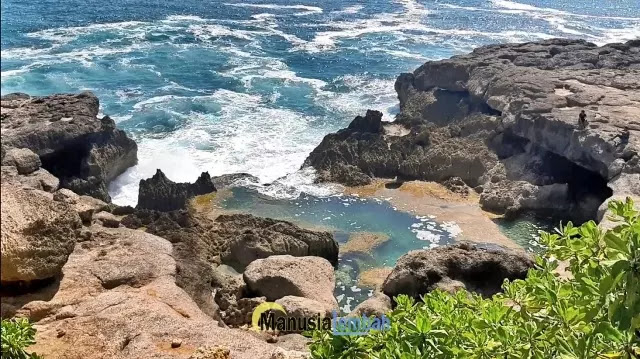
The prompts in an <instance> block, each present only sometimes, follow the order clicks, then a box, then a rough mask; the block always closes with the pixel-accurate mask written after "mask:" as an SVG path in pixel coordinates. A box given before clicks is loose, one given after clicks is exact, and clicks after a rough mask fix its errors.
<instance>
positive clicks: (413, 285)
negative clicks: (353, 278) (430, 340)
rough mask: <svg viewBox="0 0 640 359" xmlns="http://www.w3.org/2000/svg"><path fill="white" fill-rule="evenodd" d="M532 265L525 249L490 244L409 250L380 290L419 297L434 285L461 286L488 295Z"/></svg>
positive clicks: (390, 293) (466, 244)
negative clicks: (506, 280)
mask: <svg viewBox="0 0 640 359" xmlns="http://www.w3.org/2000/svg"><path fill="white" fill-rule="evenodd" d="M533 265H534V261H533V259H532V258H531V257H530V256H529V255H528V254H526V253H525V252H524V251H520V250H514V249H508V248H504V247H501V246H498V245H493V244H472V243H459V244H455V245H450V246H443V247H437V248H434V249H429V250H417V251H411V252H409V253H407V254H405V255H404V256H402V257H400V259H399V260H398V262H397V264H396V266H395V267H394V269H393V271H392V272H391V274H389V276H388V277H387V279H386V280H385V281H384V284H383V286H382V287H383V290H382V291H383V292H384V294H386V295H387V296H389V297H395V296H398V295H400V294H406V295H408V296H411V297H414V298H416V299H419V297H420V295H423V294H426V293H428V292H430V291H432V290H434V289H441V290H445V291H452V290H455V289H456V288H464V289H466V290H468V291H473V292H476V293H479V294H481V295H483V296H487V297H488V296H492V295H494V294H496V293H498V292H500V290H501V286H502V283H503V281H504V280H505V279H509V280H514V279H524V278H525V277H526V276H527V272H528V271H529V269H531V268H533Z"/></svg>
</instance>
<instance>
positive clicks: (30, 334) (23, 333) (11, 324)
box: [2, 318, 41, 359]
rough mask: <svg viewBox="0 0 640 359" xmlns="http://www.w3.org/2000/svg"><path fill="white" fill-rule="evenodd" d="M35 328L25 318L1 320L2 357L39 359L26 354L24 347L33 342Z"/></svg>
mask: <svg viewBox="0 0 640 359" xmlns="http://www.w3.org/2000/svg"><path fill="white" fill-rule="evenodd" d="M35 335H36V330H35V329H34V328H33V325H31V323H29V321H28V320H27V319H24V318H22V319H10V320H5V319H3V320H2V358H7V359H40V358H41V357H39V356H38V355H36V354H33V353H32V354H28V353H27V352H26V351H25V348H26V347H28V346H29V345H32V344H34V343H35V340H34V337H35Z"/></svg>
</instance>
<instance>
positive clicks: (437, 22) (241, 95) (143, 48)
mask: <svg viewBox="0 0 640 359" xmlns="http://www.w3.org/2000/svg"><path fill="white" fill-rule="evenodd" d="M639 36H640V2H639V1H637V0H617V1H608V2H603V1H595V0H594V1H570V0H562V1H558V0H526V1H525V0H523V1H522V2H514V1H508V0H490V1H485V0H463V1H454V0H448V1H424V0H421V1H415V0H401V1H379V0H376V1H367V2H363V1H343V0H341V1H335V0H325V1H306V2H305V1H296V2H291V1H273V0H271V1H270V0H265V1H256V0H254V1H252V2H237V1H231V0H229V1H220V2H217V1H201V0H183V1H162V0H161V1H149V0H140V1H128V0H114V1H109V2H92V1H78V0H55V1H53V0H48V1H29V2H25V1H18V0H3V1H2V86H1V92H2V94H7V93H10V92H26V93H29V94H32V95H44V94H50V93H56V92H77V91H81V90H91V91H93V92H94V93H96V94H97V96H98V97H99V98H100V101H101V112H102V113H104V114H107V115H109V116H111V117H112V118H114V119H115V120H116V122H117V124H118V126H119V127H120V128H122V129H124V130H126V131H127V132H128V133H129V134H130V135H131V136H132V137H133V138H134V139H135V140H136V142H137V143H138V145H139V159H140V163H139V165H138V166H136V167H135V168H132V169H130V170H129V171H127V173H125V174H124V175H123V176H121V177H120V178H119V179H118V180H117V181H116V182H115V183H113V184H112V185H111V188H110V192H111V194H112V196H113V200H114V202H116V203H120V204H135V202H136V199H137V183H138V181H139V180H140V179H142V178H147V177H150V176H151V175H153V173H155V170H156V169H157V168H160V169H162V170H163V171H164V172H165V173H166V174H167V175H168V177H169V178H171V179H173V180H175V181H193V180H195V179H196V178H197V176H198V175H199V173H200V172H202V171H209V172H210V173H211V174H212V175H219V174H223V173H231V172H248V173H251V174H253V175H255V176H257V177H259V178H260V180H261V182H263V183H266V182H272V181H274V180H277V179H279V178H282V177H283V176H287V175H290V176H291V178H286V179H283V180H282V181H281V182H283V185H282V186H284V187H292V186H293V188H281V190H280V191H277V193H274V194H276V195H285V196H287V195H293V196H296V195H298V194H299V191H300V190H301V189H302V190H307V191H316V192H317V191H320V192H322V191H327V189H326V188H324V189H323V188H316V187H315V186H308V185H309V184H310V183H311V182H312V181H311V180H310V179H309V178H310V176H313V173H309V171H307V173H297V174H293V175H291V174H292V173H294V172H296V171H297V170H298V169H299V168H300V166H301V164H302V162H303V161H304V159H305V158H306V156H307V154H308V153H309V152H310V151H311V150H312V149H313V148H314V147H315V146H316V145H317V144H318V143H319V142H320V141H321V139H322V137H323V136H324V135H326V134H327V133H329V132H333V131H336V130H338V129H340V128H342V127H344V126H345V125H347V124H348V123H349V122H350V121H351V120H352V119H353V117H355V116H356V115H358V114H363V113H364V112H365V110H366V109H368V108H371V109H378V110H381V111H383V113H384V114H385V119H386V120H392V119H393V115H394V113H396V112H397V110H398V108H397V98H396V95H395V92H394V89H393V83H394V80H395V78H396V77H397V75H398V74H399V73H401V72H408V71H412V70H413V69H415V68H416V67H418V66H419V65H421V64H422V63H424V62H425V61H427V60H433V59H441V58H446V57H450V56H452V55H455V54H460V53H465V52H468V51H470V50H472V49H473V48H474V47H477V46H479V45H482V44H489V43H500V42H522V41H532V40H540V39H546V38H552V37H570V38H583V39H586V40H589V41H593V42H595V43H599V44H604V43H607V42H613V41H625V40H629V39H633V38H637V37H639ZM312 187H313V188H312ZM271 191H274V190H273V188H272V189H271Z"/></svg>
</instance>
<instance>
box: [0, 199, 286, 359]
mask: <svg viewBox="0 0 640 359" xmlns="http://www.w3.org/2000/svg"><path fill="white" fill-rule="evenodd" d="M3 207H4V199H3ZM91 231H92V240H91V241H87V242H82V243H78V244H76V246H75V249H74V251H73V253H72V255H71V256H70V257H69V260H68V262H67V263H66V264H65V265H64V267H63V273H64V276H63V277H62V279H61V281H59V282H57V283H54V284H52V285H51V286H48V287H45V288H43V289H42V290H40V291H39V292H36V293H31V294H28V295H23V296H16V297H3V298H2V299H3V300H2V303H1V305H2V314H3V317H5V316H11V315H16V316H22V317H27V318H29V319H30V320H31V321H33V322H35V327H36V329H37V333H36V338H35V340H36V344H35V345H34V346H32V347H30V348H29V349H30V350H31V351H34V352H36V353H38V354H40V355H42V356H44V357H45V358H83V359H98V358H100V359H102V358H115V359H124V358H188V357H190V356H192V357H194V358H211V356H202V355H204V354H203V352H207V353H210V352H213V350H200V351H199V350H198V348H205V347H208V348H215V347H218V348H224V349H223V350H222V352H226V353H227V357H230V358H234V359H269V358H271V356H272V355H274V354H275V353H278V352H281V350H280V348H278V347H276V346H274V345H272V344H268V343H266V342H265V341H264V340H261V339H259V338H256V337H255V336H253V335H252V334H249V333H248V332H246V331H244V330H240V329H229V328H224V327H221V326H219V325H218V323H217V322H216V321H215V320H213V319H212V318H211V317H209V316H207V315H206V314H204V313H203V312H202V311H201V310H200V309H199V307H198V306H197V305H196V304H195V303H194V302H193V300H192V299H191V298H190V297H189V296H188V295H187V293H186V292H185V291H184V290H182V289H181V288H179V287H178V286H177V285H176V284H175V277H176V272H177V267H176V261H175V259H174V257H173V250H172V248H171V247H172V246H171V244H170V243H169V242H168V241H166V240H164V239H162V238H159V237H157V236H154V235H151V234H148V233H144V232H142V231H138V230H131V229H127V228H117V229H115V228H114V229H112V228H104V227H99V226H94V227H91ZM3 262H4V261H3ZM3 273H4V268H3ZM176 343H179V345H176Z"/></svg>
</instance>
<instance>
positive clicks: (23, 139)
mask: <svg viewBox="0 0 640 359" xmlns="http://www.w3.org/2000/svg"><path fill="white" fill-rule="evenodd" d="M1 107H2V149H3V153H5V152H6V153H7V154H11V153H12V151H15V150H12V148H15V149H29V150H31V151H33V152H34V153H35V154H37V155H38V156H39V158H40V161H41V163H42V167H43V168H44V169H46V170H47V171H49V172H51V173H52V174H53V175H54V176H56V177H57V178H59V179H60V182H61V185H62V187H65V188H70V189H72V190H74V192H76V193H79V194H89V195H92V196H94V197H97V198H100V199H102V200H104V201H107V202H108V201H109V200H110V198H109V194H108V193H107V190H106V185H107V183H109V182H110V181H111V180H113V179H114V178H115V177H116V176H118V175H119V174H121V173H122V172H124V171H125V170H126V169H127V168H128V167H131V166H133V165H134V164H136V161H137V158H136V154H137V145H136V143H135V142H134V141H133V140H131V139H129V138H128V137H127V135H126V134H125V133H124V132H123V131H122V130H119V129H117V128H116V127H115V123H114V121H113V120H112V119H111V118H109V117H103V118H102V119H99V118H98V117H97V116H98V109H99V102H98V99H97V98H96V97H95V96H94V95H93V94H92V93H90V92H83V93H81V94H78V95H52V96H44V97H32V96H29V95H26V94H9V95H6V96H3V97H2V98H1ZM3 157H4V155H3ZM14 161H15V159H14ZM4 163H5V161H4V159H3V165H4ZM32 163H33V162H32ZM20 167H21V166H20ZM21 168H23V169H24V167H21ZM20 171H22V170H20Z"/></svg>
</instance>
